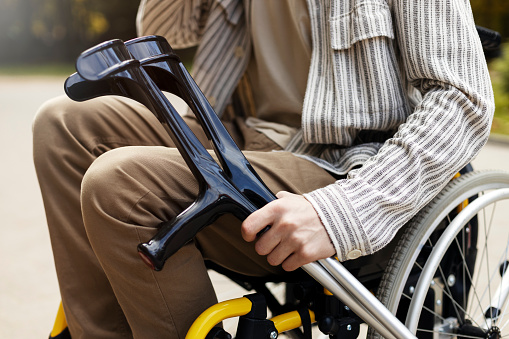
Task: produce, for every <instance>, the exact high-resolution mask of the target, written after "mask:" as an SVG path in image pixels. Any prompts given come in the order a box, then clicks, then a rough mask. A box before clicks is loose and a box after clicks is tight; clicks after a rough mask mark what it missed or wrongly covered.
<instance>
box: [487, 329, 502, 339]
mask: <svg viewBox="0 0 509 339" xmlns="http://www.w3.org/2000/svg"><path fill="white" fill-rule="evenodd" d="M500 338H502V333H501V332H500V328H498V327H497V326H492V327H491V328H490V330H489V331H488V332H486V339H500Z"/></svg>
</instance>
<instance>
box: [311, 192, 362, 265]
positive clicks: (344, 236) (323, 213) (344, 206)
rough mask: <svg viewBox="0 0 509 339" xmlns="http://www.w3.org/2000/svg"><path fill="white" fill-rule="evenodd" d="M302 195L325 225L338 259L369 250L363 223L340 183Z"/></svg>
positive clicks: (357, 255) (348, 258)
mask: <svg viewBox="0 0 509 339" xmlns="http://www.w3.org/2000/svg"><path fill="white" fill-rule="evenodd" d="M304 197H305V198H306V199H307V200H308V201H309V202H310V203H311V204H312V205H313V207H314V209H315V210H316V212H317V214H318V216H319V217H320V220H321V221H322V224H323V225H324V226H325V229H326V230H327V232H328V234H329V237H330V238H331V240H332V243H333V245H334V248H335V249H336V253H337V256H338V259H339V261H346V260H350V259H355V258H357V257H359V256H361V255H368V254H371V253H372V249H371V244H370V241H369V239H368V236H367V234H366V232H365V231H364V227H363V225H362V223H361V221H360V219H359V218H358V216H357V214H356V212H355V210H354V208H353V206H352V204H351V203H350V200H349V199H348V197H347V196H346V194H345V193H344V191H343V190H342V188H341V186H340V185H338V184H337V183H335V184H332V185H329V186H326V187H324V188H320V189H318V190H315V191H313V192H310V193H307V194H304ZM359 251H360V252H359Z"/></svg>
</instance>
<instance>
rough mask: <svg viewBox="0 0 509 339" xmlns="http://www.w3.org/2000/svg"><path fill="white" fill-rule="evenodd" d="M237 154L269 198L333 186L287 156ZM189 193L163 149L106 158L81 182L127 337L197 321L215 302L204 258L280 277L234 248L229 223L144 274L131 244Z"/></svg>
mask: <svg viewBox="0 0 509 339" xmlns="http://www.w3.org/2000/svg"><path fill="white" fill-rule="evenodd" d="M245 154H246V156H247V158H248V159H249V161H250V162H251V163H252V165H253V166H254V168H255V169H256V171H257V172H258V174H259V175H260V176H261V178H262V179H263V180H264V181H265V182H266V183H267V184H268V186H269V187H270V188H271V189H272V190H273V191H275V192H277V191H279V190H287V191H290V192H295V193H304V192H308V191H311V190H313V189H316V188H318V187H323V186H325V185H327V184H330V183H332V182H334V178H333V177H332V176H330V175H329V174H328V173H327V172H326V171H324V170H322V169H320V168H318V167H317V166H316V165H314V164H312V163H310V162H308V161H306V160H303V159H300V158H297V157H295V156H293V155H291V154H289V153H283V152H277V153H274V152H268V153H267V152H245ZM311 179H312V180H311ZM197 193H198V187H197V184H196V181H195V179H194V177H193V176H192V174H191V173H190V171H189V169H188V168H187V166H186V165H185V163H184V161H183V160H182V158H181V157H180V155H179V154H178V152H177V151H176V150H175V149H169V148H164V147H126V148H122V149H117V150H113V151H111V152H108V153H106V154H104V155H102V156H101V157H99V158H98V159H97V160H96V161H95V162H94V163H93V164H92V166H91V168H90V169H89V171H88V172H87V173H86V175H85V178H84V181H83V188H82V209H83V215H84V221H85V227H86V230H87V234H88V237H89V240H90V243H91V244H92V248H93V249H94V252H95V255H96V256H97V258H98V259H99V262H100V263H101V265H102V267H103V269H104V271H105V272H106V274H107V276H108V278H109V281H110V283H111V285H112V287H113V289H114V291H115V294H116V296H117V298H118V301H119V303H120V305H121V306H122V309H123V311H124V313H125V315H126V317H127V319H128V322H129V325H130V326H131V329H132V331H133V334H134V336H135V337H139V338H142V337H150V338H159V337H161V338H184V337H185V334H186V332H187V329H188V328H189V326H190V325H191V323H192V322H193V320H194V319H195V318H196V317H197V315H198V314H200V313H201V312H202V311H203V310H204V309H205V308H207V307H208V306H210V305H212V304H213V303H214V302H215V296H214V293H213V288H212V286H211V283H210V280H209V278H208V276H207V273H206V269H205V266H204V264H203V259H204V258H205V259H211V260H213V261H215V262H217V263H219V264H220V265H222V266H225V267H226V268H229V269H231V270H234V271H237V272H240V273H243V274H248V275H255V276H264V275H269V274H281V273H282V270H281V268H280V267H272V266H270V265H269V264H268V263H267V262H266V260H265V258H264V257H260V256H258V255H257V254H256V253H255V251H254V244H251V243H245V242H244V241H243V240H242V238H241V234H240V222H239V221H238V220H236V219H234V218H233V217H231V216H229V217H228V216H226V217H222V218H221V219H219V220H218V221H216V222H215V223H214V224H213V225H211V226H209V227H207V228H206V229H204V230H202V231H201V232H200V233H199V234H198V235H197V237H196V239H195V242H194V243H190V244H188V245H186V246H184V247H183V248H182V249H181V250H180V251H178V252H177V253H176V254H175V255H174V256H172V257H171V258H170V259H169V260H168V261H167V263H166V266H165V268H164V269H163V270H162V271H161V272H154V271H152V270H150V269H149V268H148V267H146V266H145V265H144V264H143V262H142V261H141V259H140V258H139V257H138V255H137V253H136V252H137V251H136V246H137V245H138V243H140V242H144V241H147V240H149V239H150V238H151V237H152V236H153V235H154V234H155V232H156V230H157V226H158V225H159V223H160V222H162V221H167V220H170V219H171V218H172V217H173V216H175V215H176V214H177V213H179V212H180V211H182V210H183V209H184V208H186V207H187V206H189V204H191V203H192V201H193V200H194V199H195V197H196V196H197Z"/></svg>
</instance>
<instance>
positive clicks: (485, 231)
mask: <svg viewBox="0 0 509 339" xmlns="http://www.w3.org/2000/svg"><path fill="white" fill-rule="evenodd" d="M482 214H483V219H484V234H485V237H484V238H485V239H484V247H485V248H486V271H487V272H488V275H487V276H488V277H490V276H491V275H490V261H489V253H488V235H489V230H490V229H491V221H490V225H489V227H488V230H486V212H485V209H484V208H483V209H482ZM493 214H494V213H492V214H491V216H492V220H493ZM474 288H475V287H474ZM488 295H489V300H490V301H489V303H491V300H492V294H491V281H488ZM490 306H491V305H490ZM481 312H482V308H481Z"/></svg>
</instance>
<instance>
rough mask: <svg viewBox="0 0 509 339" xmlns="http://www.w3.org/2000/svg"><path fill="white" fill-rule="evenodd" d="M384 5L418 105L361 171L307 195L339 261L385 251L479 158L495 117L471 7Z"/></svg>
mask: <svg viewBox="0 0 509 339" xmlns="http://www.w3.org/2000/svg"><path fill="white" fill-rule="evenodd" d="M389 5H390V7H391V12H392V18H393V22H394V29H395V35H396V43H397V46H398V51H399V53H400V57H401V59H402V63H403V66H404V76H406V77H407V79H408V81H409V82H410V83H411V84H412V85H413V86H414V87H415V88H417V89H418V90H419V91H420V92H421V94H422V100H421V102H420V103H419V104H418V105H417V106H416V107H415V109H414V111H413V112H412V113H411V114H410V115H409V117H408V118H407V120H406V121H405V122H404V123H403V124H401V125H400V127H399V129H398V131H397V132H396V134H394V136H393V137H392V138H390V139H389V140H387V141H386V142H385V143H384V145H383V146H382V148H381V149H380V150H379V152H378V153H377V155H375V156H373V157H371V158H370V159H368V161H367V162H365V163H364V165H363V166H362V167H361V168H358V169H356V170H353V171H352V172H350V173H349V175H348V177H347V178H346V179H344V180H339V181H337V182H336V183H334V184H332V185H329V186H327V187H324V188H321V189H318V190H316V191H313V192H310V193H309V194H306V195H305V197H306V198H307V199H308V200H309V201H310V202H311V203H312V204H313V206H314V208H315V209H316V210H317V213H318V215H319V217H320V219H321V221H322V223H323V224H324V226H325V228H326V229H327V231H328V233H329V235H330V237H331V239H332V242H333V244H334V246H335V248H336V251H337V255H338V258H339V259H340V260H341V261H344V260H348V259H354V258H355V257H357V256H358V255H359V254H361V255H367V254H371V253H373V252H375V251H377V250H379V249H381V248H382V247H384V246H385V245H387V244H388V243H389V242H390V241H391V240H392V239H393V237H394V236H395V235H396V232H397V231H398V230H399V229H400V228H401V227H402V226H403V225H404V224H405V223H406V222H407V221H408V220H410V218H411V217H412V216H414V215H415V214H416V213H417V212H418V211H419V210H420V209H421V208H422V207H424V206H425V205H426V204H427V203H428V202H429V201H430V200H431V199H432V198H433V197H434V196H435V195H436V194H437V193H438V192H440V190H441V189H442V188H443V187H444V186H445V185H446V184H447V182H448V181H449V180H450V179H451V178H452V177H453V175H454V174H455V173H456V172H458V171H459V170H460V169H461V168H462V167H464V166H465V165H466V164H467V163H469V162H470V161H471V160H472V159H473V158H474V157H475V156H476V155H477V153H478V152H479V150H480V149H481V147H482V146H483V145H484V144H485V143H486V141H487V139H488V136H489V132H490V126H491V121H492V116H493V112H494V100H493V93H492V88H491V82H490V78H489V74H488V70H487V66H486V61H485V59H484V55H483V51H482V47H481V44H480V41H479V38H478V35H477V32H476V28H475V24H474V20H473V16H472V12H471V8H470V4H469V1H468V0H426V1H422V0H392V1H389Z"/></svg>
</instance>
